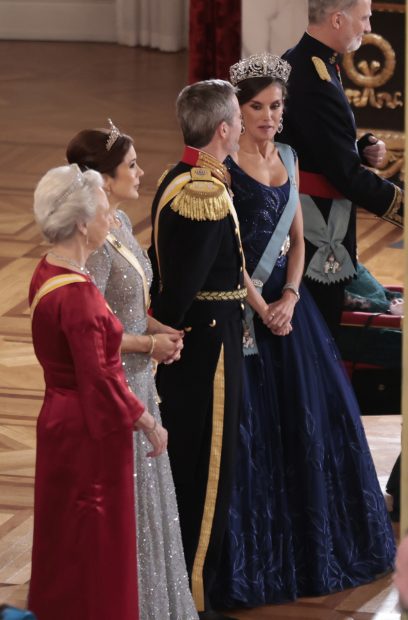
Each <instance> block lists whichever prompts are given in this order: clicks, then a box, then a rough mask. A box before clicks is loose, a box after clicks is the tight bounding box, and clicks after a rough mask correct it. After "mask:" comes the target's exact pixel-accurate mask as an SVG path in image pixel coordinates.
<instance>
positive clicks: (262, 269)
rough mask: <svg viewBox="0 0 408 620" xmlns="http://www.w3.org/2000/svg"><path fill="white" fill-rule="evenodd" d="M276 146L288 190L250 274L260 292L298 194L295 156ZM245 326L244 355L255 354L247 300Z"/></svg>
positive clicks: (286, 149)
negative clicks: (275, 224)
mask: <svg viewBox="0 0 408 620" xmlns="http://www.w3.org/2000/svg"><path fill="white" fill-rule="evenodd" d="M276 146H277V148H278V151H279V155H280V156H281V159H282V162H283V164H284V166H285V168H286V170H287V172H288V177H289V181H290V192H289V198H288V202H287V203H286V206H285V209H284V211H283V213H282V215H281V217H280V219H279V222H278V224H277V226H276V228H275V230H274V232H273V234H272V236H271V238H270V240H269V243H268V245H267V246H266V248H265V250H264V253H263V254H262V256H261V258H260V260H259V262H258V264H257V266H256V267H255V270H254V272H253V274H252V278H251V279H252V281H253V282H254V285H255V286H256V288H257V289H258V290H259V292H260V293H262V287H263V285H264V284H265V282H266V281H267V280H268V279H269V277H270V275H271V273H272V271H273V268H274V267H275V263H276V260H277V258H278V256H279V253H280V251H281V248H282V245H283V243H284V241H285V239H286V237H287V235H288V232H289V229H290V227H291V225H292V222H293V218H294V217H295V213H296V208H297V205H298V202H299V194H298V190H297V187H296V179H295V158H294V156H293V151H292V149H291V148H290V146H288V145H287V144H280V143H276ZM245 327H246V330H247V333H249V338H246V339H245V343H244V347H243V351H244V355H256V354H257V353H258V347H257V344H256V338H255V329H254V310H253V309H252V308H251V306H250V305H249V303H248V302H246V304H245Z"/></svg>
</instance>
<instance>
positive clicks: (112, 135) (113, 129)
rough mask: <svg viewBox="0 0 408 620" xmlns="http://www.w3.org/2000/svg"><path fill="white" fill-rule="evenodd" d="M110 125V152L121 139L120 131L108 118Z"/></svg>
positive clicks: (108, 141)
mask: <svg viewBox="0 0 408 620" xmlns="http://www.w3.org/2000/svg"><path fill="white" fill-rule="evenodd" d="M108 123H109V129H110V132H109V135H108V138H107V140H106V150H107V151H110V150H111V148H112V146H113V145H114V144H115V142H116V140H117V139H118V138H119V137H120V131H119V129H118V128H117V127H115V125H114V124H113V123H112V121H111V119H110V118H108Z"/></svg>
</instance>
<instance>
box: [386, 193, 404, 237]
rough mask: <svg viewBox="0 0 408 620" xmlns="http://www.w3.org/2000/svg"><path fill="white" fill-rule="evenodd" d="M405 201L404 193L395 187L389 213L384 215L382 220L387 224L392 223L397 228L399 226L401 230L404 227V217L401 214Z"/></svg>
mask: <svg viewBox="0 0 408 620" xmlns="http://www.w3.org/2000/svg"><path fill="white" fill-rule="evenodd" d="M402 201H403V192H402V189H401V188H400V187H398V185H394V198H393V199H392V202H391V205H390V206H389V207H388V209H387V211H386V212H385V213H384V215H382V216H381V217H382V219H383V220H385V221H386V222H390V223H391V224H394V225H395V226H399V228H402V227H403V224H404V223H403V217H402V214H401V212H400V210H401V207H402Z"/></svg>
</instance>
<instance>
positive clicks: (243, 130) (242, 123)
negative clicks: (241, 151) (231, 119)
mask: <svg viewBox="0 0 408 620" xmlns="http://www.w3.org/2000/svg"><path fill="white" fill-rule="evenodd" d="M244 133H245V123H244V119H243V118H241V136H243V135H244Z"/></svg>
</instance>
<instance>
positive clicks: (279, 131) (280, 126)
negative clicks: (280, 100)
mask: <svg viewBox="0 0 408 620" xmlns="http://www.w3.org/2000/svg"><path fill="white" fill-rule="evenodd" d="M282 130H283V119H282V116H281V119H280V121H279V125H278V129H277V130H276V131H277V133H282Z"/></svg>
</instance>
